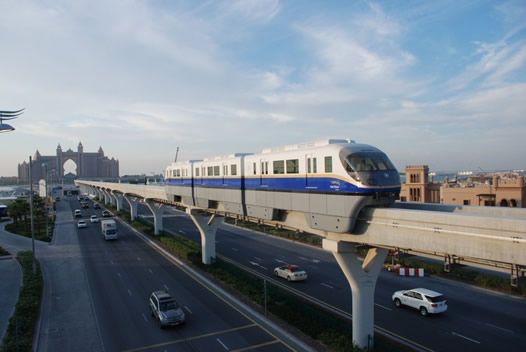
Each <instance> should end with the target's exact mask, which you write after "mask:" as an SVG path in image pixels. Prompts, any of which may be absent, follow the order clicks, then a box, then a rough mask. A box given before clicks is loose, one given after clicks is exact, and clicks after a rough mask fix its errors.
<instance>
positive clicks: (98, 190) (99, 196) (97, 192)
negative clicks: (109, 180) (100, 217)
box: [95, 188, 104, 202]
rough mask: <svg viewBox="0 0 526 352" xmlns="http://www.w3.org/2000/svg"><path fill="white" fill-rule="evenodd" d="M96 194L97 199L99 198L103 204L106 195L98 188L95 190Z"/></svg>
mask: <svg viewBox="0 0 526 352" xmlns="http://www.w3.org/2000/svg"><path fill="white" fill-rule="evenodd" d="M95 194H96V196H97V198H99V202H103V201H104V195H103V194H102V191H101V190H100V189H98V188H96V189H95Z"/></svg>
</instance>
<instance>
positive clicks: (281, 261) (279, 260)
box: [274, 259, 286, 264]
mask: <svg viewBox="0 0 526 352" xmlns="http://www.w3.org/2000/svg"><path fill="white" fill-rule="evenodd" d="M274 260H275V261H276V262H278V263H283V264H286V262H285V261H284V260H281V259H274Z"/></svg>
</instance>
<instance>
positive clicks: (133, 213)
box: [124, 194, 139, 221]
mask: <svg viewBox="0 0 526 352" xmlns="http://www.w3.org/2000/svg"><path fill="white" fill-rule="evenodd" d="M124 199H126V201H127V202H128V204H129V205H130V219H131V221H133V220H135V219H136V218H137V203H139V201H138V200H137V198H135V197H131V196H130V195H129V194H124Z"/></svg>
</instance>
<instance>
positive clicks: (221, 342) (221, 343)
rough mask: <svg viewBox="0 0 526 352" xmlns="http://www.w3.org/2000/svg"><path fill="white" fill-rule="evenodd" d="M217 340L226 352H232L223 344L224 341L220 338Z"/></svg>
mask: <svg viewBox="0 0 526 352" xmlns="http://www.w3.org/2000/svg"><path fill="white" fill-rule="evenodd" d="M216 340H217V342H219V344H220V345H221V346H223V348H224V349H225V350H227V351H230V350H229V349H228V347H226V345H225V344H224V343H223V341H221V340H220V339H219V337H218V338H217V339H216Z"/></svg>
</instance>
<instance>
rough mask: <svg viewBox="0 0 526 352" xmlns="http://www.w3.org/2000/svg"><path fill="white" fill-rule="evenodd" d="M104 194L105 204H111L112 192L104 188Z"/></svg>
mask: <svg viewBox="0 0 526 352" xmlns="http://www.w3.org/2000/svg"><path fill="white" fill-rule="evenodd" d="M102 195H103V197H104V204H111V197H110V194H109V193H108V191H106V190H104V189H103V190H102Z"/></svg>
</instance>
